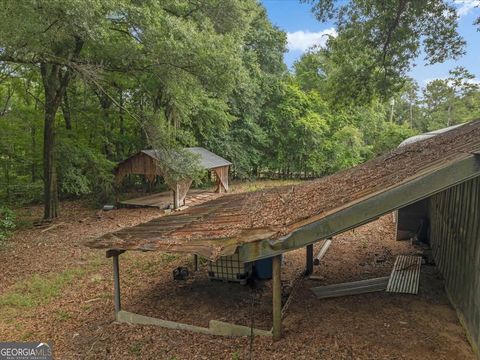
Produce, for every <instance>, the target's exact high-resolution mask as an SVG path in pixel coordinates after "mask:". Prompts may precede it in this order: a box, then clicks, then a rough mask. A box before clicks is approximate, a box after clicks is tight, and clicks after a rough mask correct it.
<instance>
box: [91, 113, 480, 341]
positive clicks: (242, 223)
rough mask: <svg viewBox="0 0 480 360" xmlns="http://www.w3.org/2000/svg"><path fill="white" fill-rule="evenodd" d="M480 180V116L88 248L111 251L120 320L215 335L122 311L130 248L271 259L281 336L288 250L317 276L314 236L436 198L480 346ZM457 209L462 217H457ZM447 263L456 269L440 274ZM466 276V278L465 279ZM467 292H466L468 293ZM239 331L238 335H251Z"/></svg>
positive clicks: (441, 253)
mask: <svg viewBox="0 0 480 360" xmlns="http://www.w3.org/2000/svg"><path fill="white" fill-rule="evenodd" d="M479 177H480V121H476V122H472V123H469V124H466V125H464V126H462V127H460V128H458V129H454V130H451V131H449V132H447V133H445V134H441V135H439V136H436V137H434V138H431V139H427V140H424V141H421V142H418V143H413V144H408V145H406V146H404V147H401V148H399V149H396V150H394V151H392V152H390V153H388V154H386V155H383V156H381V157H378V158H376V159H373V160H370V161H368V162H366V163H364V164H361V165H359V166H356V167H354V168H351V169H348V170H344V171H341V172H338V173H336V174H333V175H331V176H328V177H324V178H321V179H318V180H315V181H311V182H307V183H303V184H301V185H295V186H284V187H280V188H273V189H269V190H265V191H259V192H253V193H241V194H229V195H226V196H223V197H220V198H218V199H215V200H212V201H210V202H207V203H204V204H202V205H199V206H196V207H192V208H190V209H187V210H186V211H185V212H182V213H176V214H172V215H170V216H165V217H161V218H158V219H154V220H151V221H149V222H147V223H145V224H140V225H137V226H135V227H132V228H126V229H122V230H119V231H117V232H114V233H111V234H107V235H103V236H102V237H100V238H98V239H93V240H91V241H89V242H88V243H87V245H88V246H89V247H91V248H97V249H104V250H107V256H109V257H113V263H114V275H115V276H114V278H115V299H116V301H115V304H116V317H117V319H118V320H119V321H127V322H137V323H152V324H153V323H155V324H158V325H160V326H167V327H172V326H175V328H184V329H188V330H192V331H201V332H202V331H203V332H205V333H209V334H217V335H218V334H223V335H225V333H222V331H224V330H225V329H224V328H222V329H223V330H222V331H220V330H219V329H218V328H215V329H214V328H210V329H209V328H200V329H192V328H191V327H186V325H185V324H176V323H175V324H176V325H172V323H171V322H165V321H163V320H159V319H152V318H147V317H143V316H138V315H136V314H132V313H129V312H126V311H123V310H121V307H120V291H119V281H118V264H119V262H118V259H119V255H120V254H122V253H123V252H125V251H128V250H140V251H155V250H159V251H167V252H177V253H190V254H196V255H200V256H202V257H205V258H208V259H210V260H216V259H218V258H219V257H220V256H226V255H232V254H239V258H240V259H241V260H242V261H245V262H249V261H255V260H258V259H264V258H270V257H271V258H273V290H272V300H273V328H272V330H271V332H269V334H270V335H272V336H273V337H274V338H275V339H278V338H279V337H280V336H281V282H280V276H281V271H280V268H281V254H282V253H285V252H287V251H291V250H294V249H298V248H306V252H307V256H306V259H307V261H306V264H307V272H309V271H310V270H311V267H312V262H311V260H312V251H313V244H314V243H315V242H318V241H321V240H323V239H327V238H330V237H332V236H334V235H337V234H340V233H342V232H345V231H347V230H350V229H353V228H356V227H358V226H360V225H363V224H365V223H368V222H370V221H372V220H375V219H377V218H378V217H380V216H382V215H385V214H387V213H390V212H392V211H394V210H398V209H402V208H405V207H407V206H410V205H412V204H415V203H417V202H419V201H423V200H425V199H429V200H428V201H429V202H430V203H431V204H432V205H431V206H433V208H434V209H436V210H435V212H434V214H433V215H432V216H431V217H432V221H431V222H432V229H431V233H432V238H435V239H437V240H434V242H436V243H437V245H434V247H433V248H434V256H435V257H436V261H437V263H438V264H439V268H440V270H441V271H443V273H444V276H445V279H446V284H447V291H449V293H450V292H452V291H454V292H455V294H459V295H455V296H453V295H451V298H452V304H453V305H454V307H455V308H456V309H457V311H458V312H459V314H460V317H461V318H463V319H464V320H463V324H464V325H465V328H466V330H467V332H468V334H469V337H470V340H471V342H472V345H473V346H474V347H477V346H478V345H479V343H480V338H479V337H478V324H479V322H478V314H479V311H480V303H479V300H478V299H479V298H480V296H478V295H479V291H480V286H479V284H480V271H478V270H479V268H478V266H479V265H478V264H479V262H480V227H479V225H478V224H479V220H480V219H479V211H478V205H479V204H480V200H479V196H480V189H479V188H478V185H479V184H480V180H479ZM458 189H461V190H458ZM430 208H431V207H430ZM458 211H460V212H461V214H462V215H458V214H457V215H455V214H454V213H455V212H458ZM433 226H435V229H433ZM459 237H462V240H459ZM467 244H468V247H466V246H467ZM435 249H437V250H435ZM446 264H448V265H446ZM446 267H448V268H449V269H450V270H442V269H445V268H446ZM453 268H455V270H452V269H453ZM467 272H468V279H464V280H462V281H458V277H460V276H465V273H467ZM449 289H452V290H449ZM463 294H466V296H467V297H465V298H462V296H463ZM247 329H248V328H247ZM234 330H235V331H234V333H235V334H237V335H238V334H245V331H246V330H245V329H242V328H235V329H234ZM248 330H249V329H248ZM228 334H229V335H233V333H232V332H228Z"/></svg>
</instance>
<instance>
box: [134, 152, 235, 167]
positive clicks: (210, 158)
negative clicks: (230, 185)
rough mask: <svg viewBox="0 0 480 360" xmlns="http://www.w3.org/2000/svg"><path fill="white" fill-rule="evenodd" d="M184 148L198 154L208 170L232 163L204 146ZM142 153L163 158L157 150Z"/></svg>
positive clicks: (157, 158) (203, 165) (201, 163)
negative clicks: (158, 154)
mask: <svg viewBox="0 0 480 360" xmlns="http://www.w3.org/2000/svg"><path fill="white" fill-rule="evenodd" d="M184 150H187V151H189V152H191V153H192V154H195V155H198V156H199V159H198V161H199V163H200V165H201V166H202V167H203V168H205V169H207V170H211V169H215V168H219V167H222V166H230V165H232V163H231V162H230V161H228V160H225V159H224V158H222V157H221V156H218V155H217V154H214V153H212V152H211V151H208V150H207V149H204V148H202V147H189V148H185V149H184ZM142 153H144V154H145V155H148V156H150V157H151V158H153V159H155V160H158V161H161V159H160V158H159V157H158V156H157V152H156V150H142Z"/></svg>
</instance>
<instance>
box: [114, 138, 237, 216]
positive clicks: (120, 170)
mask: <svg viewBox="0 0 480 360" xmlns="http://www.w3.org/2000/svg"><path fill="white" fill-rule="evenodd" d="M184 150H186V151H188V152H190V153H192V154H194V155H197V156H198V161H199V163H200V166H201V167H202V168H204V169H206V170H209V171H210V172H211V174H212V175H213V176H214V177H215V180H216V190H215V191H216V192H218V193H222V192H228V173H229V168H230V166H231V165H232V163H231V162H229V161H228V160H225V159H224V158H222V157H220V156H218V155H216V154H214V153H212V152H211V151H208V150H207V149H204V148H202V147H190V148H185V149H184ZM160 161H162V160H161V159H160V156H159V155H158V152H157V151H156V150H142V151H140V152H139V153H137V154H135V155H133V156H131V157H129V158H128V159H126V160H124V161H122V162H121V163H119V164H118V165H117V167H116V169H115V181H116V183H117V184H119V183H120V182H121V181H122V180H123V178H124V177H125V176H127V175H131V174H136V175H144V176H145V178H146V179H147V181H149V182H151V183H153V182H154V181H155V179H156V177H157V176H162V177H164V175H166V174H162V170H161V167H160V166H159V162H160ZM167 184H168V186H169V187H170V188H171V190H172V191H173V204H174V208H175V209H176V208H178V207H180V206H182V205H184V204H185V197H186V196H187V193H188V190H189V189H190V186H191V184H192V180H191V179H185V180H183V181H179V182H173V183H169V182H168V181H167Z"/></svg>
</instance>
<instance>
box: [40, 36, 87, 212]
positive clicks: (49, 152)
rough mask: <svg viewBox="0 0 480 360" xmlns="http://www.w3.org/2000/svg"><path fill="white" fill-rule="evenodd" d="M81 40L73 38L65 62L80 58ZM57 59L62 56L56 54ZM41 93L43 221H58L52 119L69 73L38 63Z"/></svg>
mask: <svg viewBox="0 0 480 360" xmlns="http://www.w3.org/2000/svg"><path fill="white" fill-rule="evenodd" d="M82 47H83V40H82V39H81V38H79V37H75V48H74V49H72V52H71V54H70V56H68V58H69V59H70V60H71V59H75V58H77V57H78V56H79V55H80V51H81V50H82ZM57 55H59V56H60V57H61V56H62V55H64V54H57ZM40 73H41V75H42V83H43V89H44V92H45V114H44V115H45V117H44V118H45V124H44V133H43V189H44V214H43V218H44V219H46V220H48V219H53V218H56V217H58V188H57V172H56V168H55V115H56V114H57V111H58V108H59V107H60V104H61V103H62V100H63V97H64V95H65V91H66V90H67V86H68V83H69V82H70V79H71V76H72V69H71V68H65V66H63V65H60V64H57V63H41V64H40Z"/></svg>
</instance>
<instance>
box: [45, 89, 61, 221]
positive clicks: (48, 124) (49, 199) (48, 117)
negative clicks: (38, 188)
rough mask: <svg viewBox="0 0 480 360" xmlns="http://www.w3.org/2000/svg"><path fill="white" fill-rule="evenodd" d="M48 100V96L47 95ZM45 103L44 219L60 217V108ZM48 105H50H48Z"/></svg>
mask: <svg viewBox="0 0 480 360" xmlns="http://www.w3.org/2000/svg"><path fill="white" fill-rule="evenodd" d="M45 99H47V94H45ZM48 103H49V102H48V101H45V126H44V132H43V179H44V180H43V181H44V196H45V204H44V206H45V207H44V215H43V217H44V219H53V218H56V217H58V189H57V172H56V168H55V153H54V149H55V114H56V113H57V109H58V107H55V105H54V104H48ZM47 104H48V105H47Z"/></svg>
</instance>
